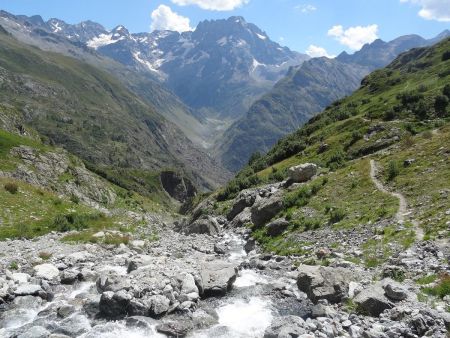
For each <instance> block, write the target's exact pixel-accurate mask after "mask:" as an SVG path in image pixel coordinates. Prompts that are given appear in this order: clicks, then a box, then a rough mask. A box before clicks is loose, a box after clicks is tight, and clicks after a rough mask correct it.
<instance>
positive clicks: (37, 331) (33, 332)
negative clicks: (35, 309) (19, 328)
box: [17, 326, 50, 338]
mask: <svg viewBox="0 0 450 338" xmlns="http://www.w3.org/2000/svg"><path fill="white" fill-rule="evenodd" d="M48 336H50V332H49V331H47V329H46V328H45V327H42V326H33V327H30V328H28V329H27V331H26V332H24V333H21V334H19V335H18V336H17V338H47V337H48Z"/></svg>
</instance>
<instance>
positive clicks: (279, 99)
mask: <svg viewBox="0 0 450 338" xmlns="http://www.w3.org/2000/svg"><path fill="white" fill-rule="evenodd" d="M449 35H450V32H448V31H443V32H442V33H441V34H439V35H438V37H439V38H445V37H447V36H449ZM438 37H436V38H438ZM436 38H433V39H429V40H425V39H423V38H422V37H420V36H418V35H406V36H402V37H399V38H397V39H394V40H392V41H390V42H384V41H382V40H380V39H378V40H376V41H374V42H373V43H372V44H366V45H364V46H363V48H362V49H361V50H360V51H357V52H355V53H354V54H351V55H349V54H347V53H346V52H343V53H341V54H340V55H339V56H338V57H336V58H335V59H329V61H328V62H327V63H324V67H322V68H317V69H316V70H315V71H314V72H311V69H310V68H311V65H312V64H314V63H315V62H316V61H315V60H317V59H311V60H309V61H306V62H305V63H303V64H302V65H301V66H300V67H297V68H292V69H291V70H290V72H289V73H288V75H287V76H286V77H285V78H284V79H282V80H280V81H279V82H278V83H277V84H276V85H275V86H274V88H273V89H272V90H271V91H269V92H268V93H266V94H265V95H264V96H263V97H262V98H261V99H259V100H257V101H255V102H254V103H253V105H252V106H251V108H250V109H249V111H248V112H247V113H246V115H244V116H243V117H242V118H241V119H239V120H238V121H236V122H235V123H234V124H233V125H232V126H231V127H230V128H228V130H227V131H226V132H225V133H224V135H223V137H222V138H221V139H219V140H218V141H217V142H216V145H215V149H216V152H217V153H218V158H219V159H220V161H221V163H222V164H223V165H224V166H225V167H227V168H228V169H229V170H231V171H236V170H239V169H240V168H241V167H242V166H243V165H244V164H245V163H246V159H249V158H250V156H251V155H252V154H253V153H255V152H262V153H264V152H266V151H268V150H269V149H270V147H271V146H273V145H274V144H275V143H276V141H277V140H279V139H280V138H281V137H282V136H283V135H285V134H286V133H287V132H292V131H294V130H295V129H296V128H297V127H299V125H301V123H304V122H306V121H307V120H308V119H309V118H310V117H312V116H313V115H314V114H316V113H318V112H320V111H321V110H323V109H324V108H325V107H326V106H327V105H328V104H330V103H332V102H333V101H335V100H337V99H339V98H342V97H344V96H346V95H349V94H351V93H352V92H353V91H354V90H356V89H357V88H358V86H359V85H360V81H361V80H362V79H363V78H364V76H366V75H367V74H369V72H370V71H373V70H375V69H377V68H380V67H382V66H384V65H387V64H388V63H390V62H391V61H392V60H394V58H395V57H397V55H398V54H400V52H404V51H406V50H408V49H410V48H412V47H422V46H424V45H429V44H432V43H433V42H434V41H435V40H436ZM337 69H339V71H338V72H336V70H337ZM327 71H328V72H330V73H331V74H335V76H334V77H333V78H328V79H327V76H326V72H327ZM333 72H334V73H333ZM307 77H308V81H303V82H302V81H296V79H297V80H299V79H303V80H305V79H306V78H307ZM337 87H339V88H337ZM337 93H339V94H337ZM261 106H263V108H262V109H261ZM262 111H263V112H264V113H262ZM259 113H261V115H259ZM250 125H251V128H249V126H250ZM261 139H264V140H261ZM267 140H269V141H267Z"/></svg>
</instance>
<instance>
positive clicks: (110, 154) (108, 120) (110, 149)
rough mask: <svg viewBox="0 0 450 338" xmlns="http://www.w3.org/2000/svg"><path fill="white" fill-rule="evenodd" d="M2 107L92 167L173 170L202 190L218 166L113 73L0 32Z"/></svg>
mask: <svg viewBox="0 0 450 338" xmlns="http://www.w3.org/2000/svg"><path fill="white" fill-rule="evenodd" d="M0 41H1V45H0V55H1V58H0V67H1V68H0V70H1V78H2V91H1V92H0V99H1V101H2V106H3V107H8V106H10V107H13V108H15V109H16V110H17V111H19V112H20V113H22V114H23V117H24V119H25V121H26V124H29V125H32V126H33V127H34V128H35V129H36V130H37V131H38V132H39V133H41V134H42V135H45V136H47V137H48V138H49V139H50V141H51V142H54V143H55V144H58V145H61V146H63V147H64V148H65V149H67V150H68V151H70V152H72V153H74V154H76V155H78V156H79V157H81V158H83V159H84V160H86V161H88V162H90V163H95V165H96V166H104V167H114V168H129V169H131V168H135V169H141V170H161V169H164V168H178V169H180V170H181V171H184V172H185V173H187V174H189V175H191V176H192V177H193V178H194V179H195V181H196V182H197V183H199V184H201V185H202V186H204V187H211V186H214V185H215V184H217V183H221V182H224V181H225V179H226V176H223V174H222V171H221V169H220V167H218V166H217V165H216V164H215V163H214V161H212V160H211V159H210V158H209V157H208V156H207V155H206V154H204V153H202V152H201V151H199V150H197V149H196V148H195V147H194V146H193V144H192V143H191V142H190V141H189V140H188V139H187V138H186V137H185V136H184V135H183V133H182V132H181V131H180V130H179V129H178V128H176V127H175V126H174V125H173V124H171V123H169V122H167V121H166V120H164V119H163V118H162V117H161V116H160V115H159V114H157V113H156V112H155V110H154V109H153V108H152V107H150V106H148V105H147V104H145V103H144V102H143V100H141V99H140V98H138V97H137V96H136V95H134V94H133V93H131V92H130V91H129V90H127V89H126V88H125V87H124V86H123V85H122V84H121V83H120V82H118V81H117V80H116V79H115V78H113V77H111V76H110V75H108V74H106V73H105V72H103V71H101V70H99V69H97V68H95V67H92V66H90V65H88V64H86V63H82V62H79V61H77V60H75V59H73V58H68V57H65V56H62V55H60V54H54V53H48V52H42V51H41V50H38V49H37V48H33V47H29V46H26V45H23V44H21V43H19V42H18V41H17V40H15V39H13V38H12V37H11V36H9V35H6V34H1V35H0Z"/></svg>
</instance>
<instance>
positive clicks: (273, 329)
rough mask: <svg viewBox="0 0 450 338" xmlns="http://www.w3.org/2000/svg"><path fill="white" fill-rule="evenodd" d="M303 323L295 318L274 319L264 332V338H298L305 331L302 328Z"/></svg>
mask: <svg viewBox="0 0 450 338" xmlns="http://www.w3.org/2000/svg"><path fill="white" fill-rule="evenodd" d="M304 326H305V321H304V320H303V319H302V318H300V317H296V316H284V317H278V318H275V319H274V320H273V321H272V323H271V324H270V326H269V327H268V328H267V329H266V331H265V332H264V338H287V337H299V336H300V335H302V334H305V333H306V332H307V331H306V329H305V328H304Z"/></svg>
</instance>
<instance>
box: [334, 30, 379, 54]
mask: <svg viewBox="0 0 450 338" xmlns="http://www.w3.org/2000/svg"><path fill="white" fill-rule="evenodd" d="M377 33H378V25H369V26H355V27H349V28H348V29H345V30H344V27H342V26H341V25H336V26H333V27H331V28H330V29H329V30H328V36H332V37H334V38H335V39H336V40H337V41H339V42H340V43H341V44H343V45H344V46H347V47H349V48H351V49H353V50H359V49H361V47H362V46H364V45H365V44H366V43H371V42H373V41H374V40H376V39H378V35H377Z"/></svg>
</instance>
